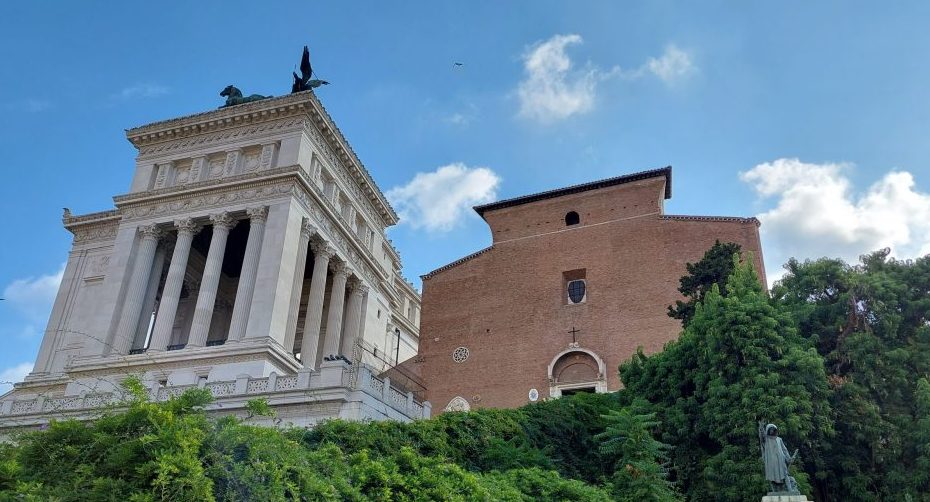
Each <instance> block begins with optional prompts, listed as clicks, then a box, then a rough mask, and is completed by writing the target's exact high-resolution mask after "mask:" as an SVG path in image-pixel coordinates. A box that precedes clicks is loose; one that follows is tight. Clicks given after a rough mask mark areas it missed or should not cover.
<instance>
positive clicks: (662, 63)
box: [644, 44, 696, 84]
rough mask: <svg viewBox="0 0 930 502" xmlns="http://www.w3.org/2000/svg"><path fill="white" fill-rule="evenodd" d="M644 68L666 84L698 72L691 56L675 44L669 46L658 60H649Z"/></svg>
mask: <svg viewBox="0 0 930 502" xmlns="http://www.w3.org/2000/svg"><path fill="white" fill-rule="evenodd" d="M644 68H645V69H647V70H648V71H649V72H650V73H652V74H653V75H655V76H656V77H659V78H660V79H661V80H662V81H663V82H665V83H666V84H671V83H674V82H677V81H679V80H681V79H683V78H686V77H687V76H689V75H691V74H692V73H694V72H695V70H696V67H695V66H694V62H693V61H692V60H691V55H690V54H688V53H687V52H685V51H683V50H681V49H679V48H678V47H676V46H675V45H673V44H669V45H667V46H666V47H665V52H664V53H662V55H661V56H660V57H659V58H658V59H657V58H649V61H647V62H646V64H645V65H644Z"/></svg>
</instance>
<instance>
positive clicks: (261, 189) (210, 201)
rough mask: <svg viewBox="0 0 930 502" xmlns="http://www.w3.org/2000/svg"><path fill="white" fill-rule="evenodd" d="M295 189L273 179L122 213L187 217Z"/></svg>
mask: <svg viewBox="0 0 930 502" xmlns="http://www.w3.org/2000/svg"><path fill="white" fill-rule="evenodd" d="M292 190H293V182H280V181H279V180H273V183H272V182H270V183H266V184H261V185H258V186H255V185H251V186H245V187H241V188H239V189H230V190H223V191H219V192H218V193H217V192H214V193H208V194H204V195H197V196H192V197H184V196H177V197H173V198H172V199H171V200H168V201H162V202H158V203H149V204H138V205H132V206H127V207H125V208H122V214H123V218H124V219H127V220H131V219H137V218H152V217H158V216H169V215H176V214H187V213H190V212H191V211H197V210H203V209H212V208H216V207H224V206H229V205H230V204H234V203H241V202H248V201H253V200H261V199H269V198H273V197H278V196H282V195H287V194H289V193H290V192H291V191H292Z"/></svg>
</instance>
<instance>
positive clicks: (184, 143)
mask: <svg viewBox="0 0 930 502" xmlns="http://www.w3.org/2000/svg"><path fill="white" fill-rule="evenodd" d="M306 120H307V116H306V115H301V116H299V117H291V118H288V119H283V120H276V121H273V122H265V123H262V124H255V125H250V126H245V127H238V128H235V129H227V130H224V131H218V132H215V133H208V134H202V135H197V136H192V137H187V138H181V139H178V140H175V141H167V142H164V143H158V144H154V145H150V146H143V147H142V148H140V149H139V158H140V159H144V158H146V157H149V156H154V155H159V154H165V153H169V152H182V151H185V150H194V149H199V148H203V147H206V146H209V145H213V144H217V143H222V142H224V141H229V140H235V139H238V138H243V137H247V136H253V135H258V134H263V133H268V132H272V131H280V130H283V129H288V128H298V127H300V126H301V125H302V123H303V122H304V121H306Z"/></svg>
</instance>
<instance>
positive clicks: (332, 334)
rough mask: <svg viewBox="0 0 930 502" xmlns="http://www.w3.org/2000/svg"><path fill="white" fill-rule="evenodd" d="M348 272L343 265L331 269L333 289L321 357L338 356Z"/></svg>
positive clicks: (338, 263)
mask: <svg viewBox="0 0 930 502" xmlns="http://www.w3.org/2000/svg"><path fill="white" fill-rule="evenodd" d="M348 278H349V270H348V269H347V268H346V265H345V263H343V262H337V263H336V266H335V267H333V288H332V290H331V291H330V294H329V311H328V312H327V315H326V339H325V340H324V341H323V357H324V358H329V357H331V356H335V355H338V354H339V343H340V341H341V338H342V314H343V311H342V309H343V307H344V306H345V301H346V280H347V279H348Z"/></svg>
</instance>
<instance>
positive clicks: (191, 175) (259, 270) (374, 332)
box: [5, 93, 419, 413]
mask: <svg viewBox="0 0 930 502" xmlns="http://www.w3.org/2000/svg"><path fill="white" fill-rule="evenodd" d="M127 134H128V136H129V138H130V141H132V142H133V144H134V145H135V146H136V147H137V148H138V149H139V155H138V157H137V159H136V168H135V172H134V175H133V179H132V183H131V185H130V191H129V193H128V194H125V195H121V196H117V197H115V198H114V201H115V202H116V206H117V208H116V210H112V211H107V212H103V213H96V214H91V215H83V216H72V215H70V213H66V215H65V218H64V223H65V226H66V228H68V230H70V231H71V232H72V233H74V235H75V238H74V243H73V246H72V251H71V254H70V255H69V259H68V263H67V266H66V269H65V273H64V278H63V280H62V284H61V288H60V290H59V293H58V296H57V298H56V302H55V306H54V309H53V312H52V315H51V317H50V319H49V324H48V328H47V330H46V333H45V337H44V339H43V342H42V346H41V348H40V353H39V357H38V359H37V362H36V366H35V369H34V371H33V373H32V374H31V375H30V376H29V377H27V380H26V382H25V383H24V384H20V385H17V386H16V388H15V390H14V392H13V394H12V395H11V396H8V399H7V400H6V401H5V402H7V401H10V399H12V400H20V399H23V398H29V396H33V398H36V399H37V398H38V397H40V396H43V395H52V396H56V395H58V396H74V395H79V394H80V393H82V392H83V393H86V392H88V391H89V390H93V392H109V391H111V390H112V389H113V388H114V385H115V382H117V381H118V380H119V379H120V378H121V375H125V374H128V373H132V372H135V373H139V372H141V373H142V374H144V375H145V378H146V379H147V381H150V382H155V383H158V382H165V383H166V384H169V385H172V386H183V385H194V384H197V383H198V382H206V383H207V384H211V383H213V382H221V381H229V380H231V379H241V378H242V377H243V375H245V376H247V377H250V378H265V377H268V376H269V375H271V374H278V375H288V374H296V372H297V370H299V369H300V368H301V367H302V366H304V367H306V369H312V370H319V369H320V364H319V363H318V361H321V360H322V359H324V358H328V357H329V356H331V355H342V356H343V357H347V358H351V357H352V355H351V348H347V347H342V346H340V341H339V340H338V339H337V340H335V341H334V342H333V341H328V340H326V337H327V336H330V335H331V333H326V330H327V328H328V327H330V326H328V324H330V323H333V322H334V319H335V324H336V325H338V324H341V326H342V327H341V328H340V329H339V330H338V331H333V330H330V331H332V332H333V333H336V334H337V335H339V336H342V337H345V338H346V339H347V340H351V339H352V338H353V337H357V338H358V341H359V343H361V344H379V343H381V344H383V343H385V336H386V334H387V333H388V331H391V333H393V329H394V328H395V327H397V328H399V329H401V330H402V332H403V339H404V345H403V346H402V351H403V352H404V355H403V356H402V359H403V358H406V356H407V355H408V354H407V353H406V352H407V350H408V348H412V350H413V352H415V349H416V344H417V340H418V323H419V321H418V318H417V317H418V316H417V315H416V314H415V312H417V311H418V307H419V296H418V294H417V293H416V291H415V290H413V288H412V286H409V284H407V283H406V282H405V281H403V279H402V278H400V277H399V272H398V271H399V270H400V258H399V256H397V253H396V251H395V250H394V249H393V248H392V247H391V246H390V244H389V243H388V242H387V241H386V240H385V237H384V229H385V228H386V227H387V226H389V225H391V224H393V223H395V222H396V215H395V214H394V213H393V210H392V209H390V207H389V206H388V205H387V202H386V200H385V199H384V198H383V195H381V193H380V190H378V188H377V186H375V185H374V182H373V180H372V179H371V177H370V176H369V175H368V173H367V171H366V170H365V168H364V166H362V165H361V163H360V162H359V161H358V159H357V158H356V157H355V154H354V153H353V152H352V151H351V148H350V147H349V146H348V143H347V142H346V141H345V139H344V138H343V137H342V135H341V133H339V131H338V128H336V126H335V124H334V123H332V119H330V118H329V115H328V114H327V113H326V112H325V110H323V109H322V106H321V105H320V104H319V102H318V101H317V100H316V98H315V97H313V95H312V93H302V94H300V95H291V96H285V97H281V98H275V99H271V100H267V101H261V102H256V103H251V104H248V105H240V106H238V107H231V108H226V109H221V110H217V111H213V112H207V113H204V114H199V115H193V116H190V117H182V118H179V119H173V120H169V121H165V122H159V123H154V124H150V125H147V126H143V127H140V128H136V129H131V130H129V131H128V132H127ZM261 208H264V209H261ZM258 209H261V210H262V211H263V213H262V214H265V215H266V216H264V217H263V218H264V219H263V220H262V221H261V222H260V228H261V229H262V230H261V232H262V233H261V234H256V236H257V237H256V238H255V239H256V241H255V242H256V243H255V245H254V247H253V248H247V251H248V249H252V251H248V252H249V253H252V254H249V255H248V256H247V257H246V259H244V261H243V265H242V267H243V271H244V269H245V267H246V265H245V263H246V262H248V263H253V264H254V268H251V269H249V270H252V271H254V276H253V275H251V274H247V275H248V277H250V278H249V279H246V280H245V282H241V281H243V278H242V277H243V276H244V275H243V273H244V272H243V273H240V277H239V278H236V279H228V280H227V279H223V276H222V275H221V276H220V280H219V282H217V281H216V280H215V279H211V280H209V281H208V280H207V277H206V270H207V269H208V268H210V267H213V268H210V269H211V270H217V267H219V263H220V260H219V258H211V257H210V256H202V255H201V253H197V252H194V250H193V249H192V250H191V251H189V252H188V253H187V255H186V257H187V262H186V263H187V269H185V270H186V272H185V273H184V274H182V275H180V276H178V275H175V277H178V279H175V282H174V284H176V285H177V284H180V282H178V281H180V280H181V278H183V281H184V285H185V286H188V287H189V289H190V288H194V289H195V291H196V292H197V293H198V294H199V296H198V298H200V297H203V298H212V297H213V296H214V295H215V296H216V297H218V298H219V299H220V301H221V302H223V303H225V304H226V307H225V308H226V309H227V310H228V309H230V308H232V307H230V306H229V305H232V304H233V303H234V300H235V298H236V296H237V295H238V294H240V292H242V291H248V292H249V293H250V294H251V301H250V302H248V303H247V304H244V305H245V307H244V308H245V309H246V310H247V315H245V314H244V312H245V311H242V312H243V313H240V314H239V317H237V318H236V319H239V320H241V323H240V324H238V325H231V324H230V323H233V324H235V323H236V322H238V321H237V320H236V319H233V317H235V316H234V314H232V313H231V312H223V313H221V314H217V313H216V312H217V311H218V310H221V309H219V308H217V307H216V305H217V304H216V303H213V304H212V305H213V309H212V311H213V312H214V313H213V314H211V315H208V316H206V317H204V316H203V315H201V316H200V317H198V314H197V313H196V312H198V311H200V304H201V301H200V300H199V299H198V300H194V299H193V298H191V297H188V299H184V300H176V301H177V311H176V312H174V313H173V315H174V317H168V318H166V319H172V320H173V324H170V325H169V327H170V326H173V328H172V329H171V332H170V335H166V336H168V338H165V339H164V340H161V341H160V342H159V343H163V344H164V345H166V346H174V345H179V344H180V343H181V342H182V341H184V340H185V337H186V336H187V333H188V332H190V333H191V334H193V332H194V331H195V327H194V325H197V326H206V325H207V324H204V323H208V324H209V328H208V329H209V331H208V333H207V335H204V336H205V338H203V339H202V340H205V341H211V342H212V341H220V340H224V336H226V335H225V334H226V333H229V332H236V333H241V338H238V339H233V340H229V339H227V340H225V343H224V344H223V345H220V346H205V347H204V346H200V345H199V344H198V343H195V342H197V340H194V339H193V338H191V339H188V340H186V341H187V343H188V344H189V345H188V346H185V347H183V348H181V349H179V350H167V351H166V348H165V346H160V347H154V346H150V347H148V350H143V349H142V348H141V347H142V344H143V342H144V341H145V340H146V339H147V336H146V335H147V334H148V333H149V329H148V328H149V322H150V319H151V317H152V311H153V310H158V311H159V312H163V311H164V310H159V309H161V305H160V303H159V301H160V300H159V298H161V299H162V300H163V299H164V298H162V296H161V293H162V290H163V288H165V287H166V286H165V285H164V284H162V283H161V282H160V281H162V280H163V281H165V282H167V279H165V278H166V277H167V274H168V272H169V271H170V264H171V262H172V261H174V256H173V246H174V244H175V240H176V239H177V238H176V237H174V236H175V235H176V225H177V223H176V222H177V221H178V220H179V219H190V220H191V221H192V222H194V223H196V224H197V225H201V226H202V225H210V224H213V225H214V226H213V228H214V231H213V232H212V233H211V235H212V236H213V237H212V238H213V239H218V238H219V237H217V235H220V234H222V235H226V234H227V233H228V231H220V232H218V231H217V228H218V227H217V226H216V223H215V222H216V221H232V223H229V225H230V226H229V228H232V227H231V226H232V225H234V224H235V220H238V219H243V218H251V216H249V215H251V214H253V213H251V212H250V211H254V210H258ZM264 211H267V212H266V213H264ZM255 214H258V213H255ZM216 218H220V220H217V219H216ZM249 221H250V222H251V223H248V224H249V225H253V224H254V222H252V220H249ZM224 225H226V224H225V223H224ZM223 228H226V227H223ZM250 228H257V227H254V226H253V227H250ZM308 229H310V231H309V232H308ZM188 235H190V234H188ZM249 235H250V238H251V230H250V233H249ZM147 236H148V237H147ZM308 238H309V239H311V240H312V241H313V242H315V243H317V244H319V245H325V246H327V249H331V250H332V252H333V253H334V255H333V258H332V259H331V260H330V266H333V267H335V269H344V270H345V275H346V277H347V278H348V280H347V282H346V290H345V293H344V294H345V295H346V296H345V297H344V298H345V301H344V302H335V303H336V304H337V307H336V308H342V309H343V310H342V313H341V315H340V316H337V317H335V318H333V316H332V315H330V311H331V309H330V306H331V302H333V300H334V295H333V293H332V289H333V287H332V286H330V285H331V284H334V283H333V280H334V279H333V276H332V274H333V273H334V272H332V271H328V272H326V271H324V272H326V273H327V275H328V276H329V278H328V280H327V281H326V284H327V286H326V288H327V289H326V292H325V296H324V301H323V308H322V315H321V316H322V317H321V329H322V334H321V337H320V339H319V340H318V343H317V345H316V348H327V350H330V351H331V352H333V353H332V354H324V353H322V352H319V353H318V356H317V358H316V359H315V360H314V361H304V362H301V361H298V360H297V359H296V358H294V356H293V355H292V354H291V351H292V348H291V347H286V346H285V344H286V343H287V342H291V341H293V336H294V334H293V330H294V327H293V326H294V320H293V319H294V302H295V300H296V299H297V298H298V297H300V299H301V301H302V302H306V301H307V300H305V298H307V296H308V293H307V290H305V289H304V288H308V287H309V285H308V284H307V282H306V281H300V280H295V279H294V278H295V274H297V273H298V271H299V268H300V267H301V266H304V267H306V266H309V265H303V263H302V256H303V255H300V254H298V253H299V250H301V249H305V248H307V239H308ZM155 239H158V240H155ZM258 239H260V240H258ZM226 245H227V246H228V245H229V244H228V243H227V244H226ZM302 246H303V247H302ZM211 248H212V245H211ZM218 249H220V250H223V249H224V248H223V247H220V248H218ZM221 252H222V251H221ZM207 254H209V253H207ZM313 259H314V255H313V254H309V255H308V256H307V258H306V260H307V261H308V262H309V261H310V260H313ZM211 263H213V265H210V264H211ZM179 266H180V265H179ZM250 266H251V265H250ZM177 270H181V269H180V268H179V269H177ZM146 275H148V276H150V277H149V279H148V281H146V280H145V276H146ZM188 275H193V276H196V277H188ZM200 275H203V277H202V278H201V277H200ZM214 277H215V276H214ZM252 277H254V279H252ZM200 279H203V281H202V282H201V280H200ZM354 289H357V290H358V291H360V292H361V293H355V294H354V295H355V297H354V296H353V293H352V291H353V290H354ZM205 290H206V291H207V293H204V291H205ZM353 298H356V299H354V300H353ZM207 301H208V300H203V302H207ZM240 303H242V302H240ZM302 305H307V304H306V303H302ZM339 305H341V307H340V306H339ZM411 306H412V307H413V308H412V309H411ZM207 308H209V307H207ZM306 308H309V306H307V307H306ZM379 311H380V315H379ZM205 312H210V311H205ZM411 312H414V314H413V315H410V313H411ZM166 315H167V314H166ZM136 316H137V317H138V322H135V321H134V319H135V317H136ZM197 319H200V320H199V321H198V320H197ZM339 321H341V322H339ZM198 323H200V324H198ZM355 328H358V331H357V332H356V331H355ZM348 331H351V333H349V332H348ZM162 332H163V333H168V332H165V331H162ZM199 333H203V331H202V330H201V331H199ZM153 336H154V335H153ZM149 343H152V341H150V342H149ZM347 343H348V342H347ZM382 347H384V346H383V345H382ZM343 352H350V353H349V354H342V353H343ZM361 409H362V408H359V410H361ZM359 413H361V411H359Z"/></svg>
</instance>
